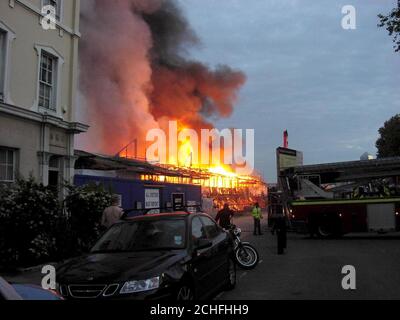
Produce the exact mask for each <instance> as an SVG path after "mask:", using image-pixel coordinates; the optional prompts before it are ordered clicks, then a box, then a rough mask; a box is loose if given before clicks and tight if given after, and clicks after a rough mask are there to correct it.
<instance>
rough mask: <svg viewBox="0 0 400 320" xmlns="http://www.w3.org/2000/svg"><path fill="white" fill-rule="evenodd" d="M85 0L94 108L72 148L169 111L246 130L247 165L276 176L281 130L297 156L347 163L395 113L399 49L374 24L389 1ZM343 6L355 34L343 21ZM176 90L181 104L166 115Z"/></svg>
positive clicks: (157, 121) (88, 81) (370, 146)
mask: <svg viewBox="0 0 400 320" xmlns="http://www.w3.org/2000/svg"><path fill="white" fill-rule="evenodd" d="M82 2H83V3H85V4H84V7H85V6H86V8H83V11H84V12H85V10H86V12H90V13H91V14H90V15H89V16H87V17H86V19H87V20H86V21H85V20H84V19H83V22H82V29H83V30H82V33H83V36H85V35H86V36H88V35H89V36H90V38H89V39H90V41H89V42H86V45H88V46H87V47H85V43H83V49H82V50H86V51H85V52H84V53H85V55H84V58H83V63H84V68H83V70H86V71H90V70H91V72H90V73H88V74H87V75H84V76H83V88H84V90H85V94H84V95H83V96H85V98H84V99H83V100H84V103H85V104H86V105H90V104H92V105H95V106H96V108H99V109H96V110H95V112H94V113H93V112H92V113H91V114H89V116H88V117H89V119H90V121H89V122H92V123H90V124H92V126H93V127H94V128H92V130H91V132H92V134H91V135H86V137H83V139H82V138H81V141H80V145H81V146H87V145H88V144H90V145H91V147H92V148H93V149H96V147H98V148H100V146H99V144H101V143H102V141H104V139H102V138H101V137H102V136H103V137H104V136H108V137H109V138H110V140H109V142H108V145H110V146H111V143H112V141H114V142H115V141H116V140H118V139H120V137H121V136H122V137H124V139H125V140H126V139H128V138H129V137H130V136H132V135H134V134H136V131H140V130H142V129H143V128H147V127H149V126H158V125H161V126H162V122H163V121H164V120H165V119H168V118H169V117H175V116H176V114H178V115H179V117H183V118H184V119H185V121H186V122H187V123H189V124H192V125H194V126H203V125H205V124H210V123H216V124H217V126H218V127H220V128H225V127H235V128H243V129H246V128H254V129H255V130H256V167H257V169H258V170H259V171H260V172H262V173H264V175H265V177H266V179H267V181H270V182H273V181H275V180H276V165H275V148H276V147H277V146H279V145H280V144H281V143H282V142H281V141H282V132H283V131H284V130H285V129H288V131H289V135H290V136H289V143H290V147H292V148H296V149H299V150H303V151H304V158H305V162H306V163H320V162H334V161H346V160H356V159H359V157H360V155H361V154H362V153H364V152H365V151H368V152H370V153H373V154H374V153H375V152H376V150H375V147H374V144H375V141H376V139H377V136H378V133H377V131H378V129H379V127H380V126H382V124H383V123H384V121H385V120H387V119H388V118H390V117H391V116H392V115H394V114H396V113H398V112H399V110H400V108H399V101H400V92H399V90H398V87H399V83H400V74H399V72H398V70H399V67H400V54H395V53H394V50H393V48H392V43H391V39H390V38H389V37H388V35H387V33H386V31H385V30H383V29H378V28H377V23H378V18H377V15H378V14H379V13H386V12H389V11H390V10H391V9H392V8H393V7H394V6H395V5H396V3H397V1H395V0H379V1H378V0H352V1H347V0H344V1H341V0H319V1H313V0H286V1H281V0H246V1H244V0H218V1H216V0H201V1H200V0H177V1H172V2H170V1H167V2H168V3H169V4H170V5H171V4H172V6H168V7H167V8H165V9H166V10H160V6H161V5H162V3H163V1H162V0H154V1H153V0H151V1H148V0H142V1H139V0H126V1H125V0H124V1H121V0H117V1H108V0H96V4H100V5H101V4H102V5H103V6H104V7H103V10H102V11H96V10H95V9H94V8H90V5H93V0H84V1H82ZM124 2H125V4H124ZM350 2H351V3H350ZM111 3H112V4H113V5H112V6H111V5H109V4H111ZM127 3H129V4H130V5H129V6H127ZM173 4H177V5H178V7H180V8H182V10H179V9H177V8H176V7H175V6H174V5H173ZM347 4H352V5H354V6H355V7H356V9H357V29H356V30H350V31H347V30H343V29H342V28H341V19H342V13H341V9H342V7H343V6H344V5H347ZM132 6H133V7H132ZM132 8H133V9H132ZM132 10H133V11H132ZM94 12H96V13H94ZM110 20H111V22H109V21H110ZM106 21H107V23H106ZM85 28H86V29H85ZM182 30H184V32H182ZM110 39H111V41H110ZM84 41H85V39H83V40H82V42H84ZM81 45H82V44H81ZM82 50H81V56H82ZM81 62H82V60H81ZM99 62H101V63H99ZM221 64H224V65H225V66H221ZM99 65H100V67H99ZM228 66H229V67H228ZM240 71H242V72H243V73H242V72H240ZM81 72H82V70H81ZM132 82H133V83H135V85H134V86H128V87H124V83H125V84H126V83H132ZM171 83H173V84H175V86H173V90H172V91H171V90H170V88H171V87H170V85H171ZM210 83H211V84H210ZM81 86H82V84H81ZM121 86H122V88H121ZM189 93H190V94H189ZM193 93H195V94H193ZM88 97H89V99H88ZM210 97H211V98H210ZM177 98H178V99H179V101H181V104H179V105H182V104H184V105H185V107H183V108H182V109H181V108H176V110H174V111H171V109H172V107H171V106H172V105H176V103H175V101H176V99H177ZM237 98H238V99H237ZM88 100H89V101H88ZM110 101H118V103H117V105H118V106H119V107H118V108H121V109H122V110H125V112H122V113H118V112H117V111H116V110H115V108H116V106H115V104H113V105H110ZM132 101H135V106H136V108H135V109H134V111H128V110H131V103H132ZM82 103H83V102H82ZM89 109H90V108H89ZM174 109H175V108H174ZM99 110H100V112H101V114H103V115H105V116H106V117H105V118H104V117H102V118H101V119H98V118H96V117H95V115H94V114H96V113H98V112H99ZM186 110H189V111H191V112H189V113H187V112H186ZM116 112H117V117H116ZM171 112H173V114H171ZM94 119H95V120H94ZM110 119H117V121H110ZM210 119H212V120H210ZM131 123H133V125H131ZM100 128H101V130H100ZM100 131H102V132H101V133H100V135H99V132H100ZM127 131H131V132H128V134H127ZM110 135H111V137H110ZM95 136H97V137H98V139H97V140H96V139H95V138H94V137H95ZM85 140H86V141H85ZM113 150H114V147H110V148H109V149H108V150H106V151H107V152H113Z"/></svg>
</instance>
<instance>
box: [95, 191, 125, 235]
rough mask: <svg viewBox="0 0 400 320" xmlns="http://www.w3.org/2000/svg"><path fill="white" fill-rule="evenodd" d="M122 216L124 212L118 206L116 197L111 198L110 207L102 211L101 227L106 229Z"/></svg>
mask: <svg viewBox="0 0 400 320" xmlns="http://www.w3.org/2000/svg"><path fill="white" fill-rule="evenodd" d="M123 214H124V210H123V209H122V208H121V207H120V206H119V198H118V196H113V198H112V203H111V206H109V207H107V208H105V209H104V211H103V215H102V217H101V225H102V226H103V227H104V228H106V229H108V228H110V227H111V226H113V225H114V224H116V223H117V222H118V221H119V220H121V218H122V216H123Z"/></svg>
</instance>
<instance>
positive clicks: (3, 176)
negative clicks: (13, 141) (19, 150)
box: [0, 148, 16, 182]
mask: <svg viewBox="0 0 400 320" xmlns="http://www.w3.org/2000/svg"><path fill="white" fill-rule="evenodd" d="M15 157H16V152H15V150H12V149H7V148H0V181H1V182H13V181H14V180H15Z"/></svg>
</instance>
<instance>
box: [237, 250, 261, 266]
mask: <svg viewBox="0 0 400 320" xmlns="http://www.w3.org/2000/svg"><path fill="white" fill-rule="evenodd" d="M235 258H236V262H237V264H238V265H239V267H241V268H242V269H245V270H251V269H254V268H255V267H256V266H257V264H258V261H259V259H260V257H259V255H258V252H257V250H256V249H255V248H254V247H253V246H252V245H250V244H243V245H242V246H240V247H239V248H237V249H236V252H235Z"/></svg>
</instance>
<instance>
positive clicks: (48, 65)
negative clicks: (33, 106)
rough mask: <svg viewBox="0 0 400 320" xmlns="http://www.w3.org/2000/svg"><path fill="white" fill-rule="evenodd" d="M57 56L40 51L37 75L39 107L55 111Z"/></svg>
mask: <svg viewBox="0 0 400 320" xmlns="http://www.w3.org/2000/svg"><path fill="white" fill-rule="evenodd" d="M56 73H57V58H56V57H54V56H52V55H50V54H49V53H47V52H45V51H42V54H41V58H40V75H39V107H42V108H44V109H49V110H52V111H56V109H57V108H56V105H57V99H56V96H57V94H56V79H57V76H56Z"/></svg>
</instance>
